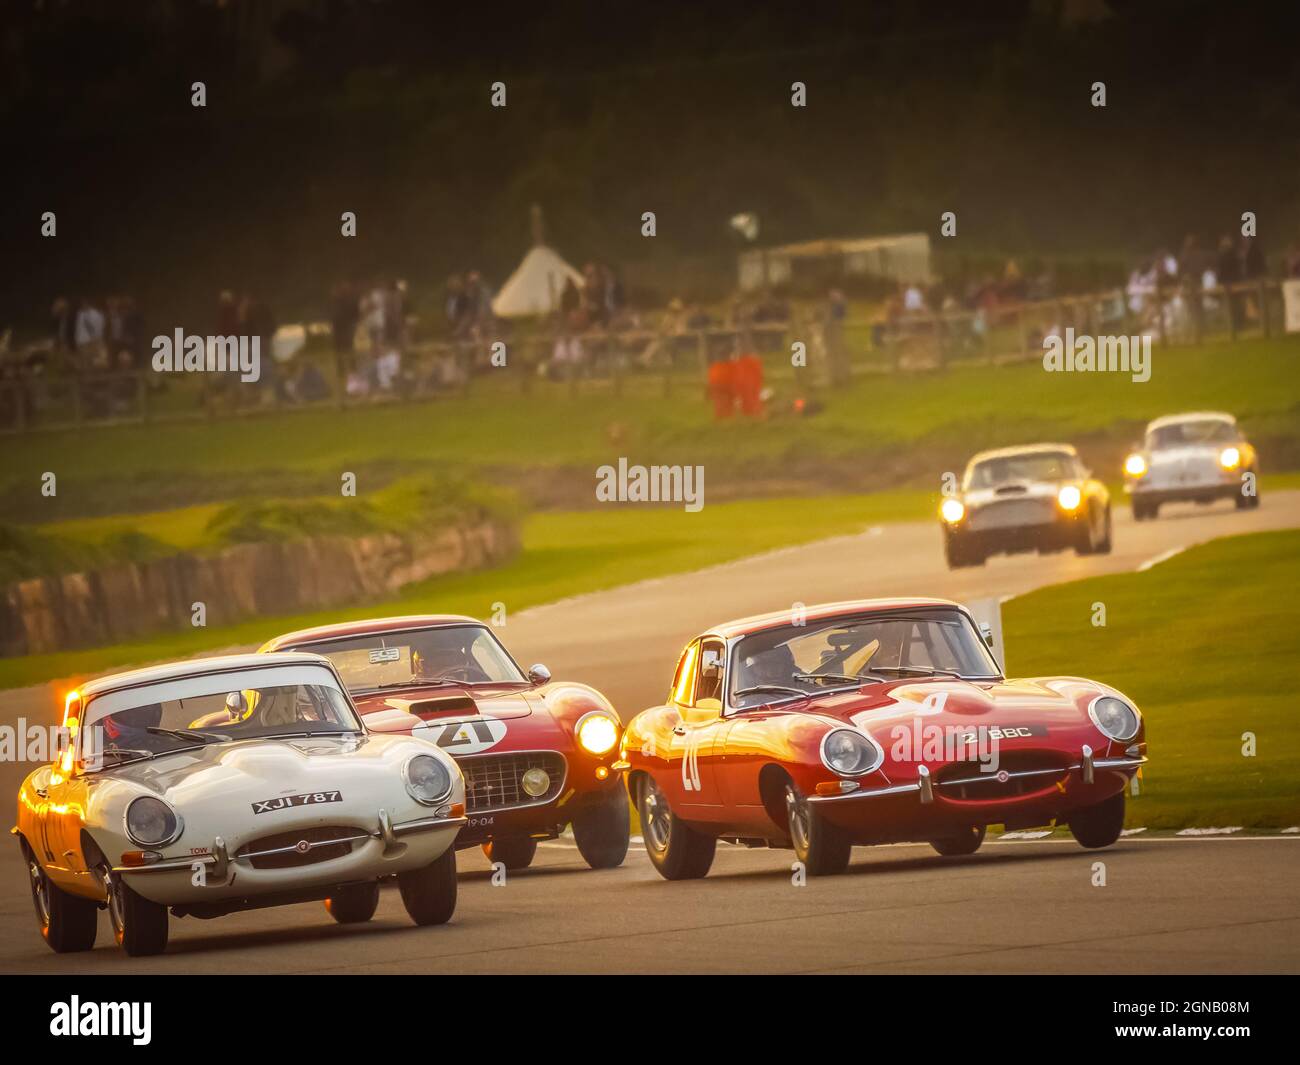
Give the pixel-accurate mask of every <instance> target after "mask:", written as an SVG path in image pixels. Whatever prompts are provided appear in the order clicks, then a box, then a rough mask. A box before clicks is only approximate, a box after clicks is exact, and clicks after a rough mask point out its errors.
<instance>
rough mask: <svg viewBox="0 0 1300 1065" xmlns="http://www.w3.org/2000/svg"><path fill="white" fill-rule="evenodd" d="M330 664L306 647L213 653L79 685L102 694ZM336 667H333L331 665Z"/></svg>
mask: <svg viewBox="0 0 1300 1065" xmlns="http://www.w3.org/2000/svg"><path fill="white" fill-rule="evenodd" d="M302 665H324V666H329V659H327V658H323V657H321V656H320V655H315V654H311V653H310V652H306V651H281V652H279V653H278V654H242V655H213V656H212V657H210V658H187V659H185V660H184V661H182V662H168V663H166V664H165V665H160V666H145V667H144V668H143V669H132V670H128V671H127V672H125V673H112V674H110V675H108V676H107V677H96V678H95V679H94V680H89V681H86V683H85V684H83V685H81V686H80V688H79V689H78V690H79V691H80V692H81V694H82V696H83V697H89V696H91V695H103V694H104V693H105V692H109V691H116V690H117V689H119V688H135V687H138V686H140V685H141V684H154V683H157V682H159V681H167V680H177V679H178V678H181V677H194V676H202V675H203V674H205V673H229V672H232V671H234V670H239V669H267V668H269V667H272V666H302ZM330 668H333V667H330Z"/></svg>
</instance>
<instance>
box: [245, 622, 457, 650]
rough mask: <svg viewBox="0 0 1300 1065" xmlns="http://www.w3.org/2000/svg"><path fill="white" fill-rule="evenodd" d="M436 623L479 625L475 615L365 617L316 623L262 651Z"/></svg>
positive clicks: (273, 641)
mask: <svg viewBox="0 0 1300 1065" xmlns="http://www.w3.org/2000/svg"><path fill="white" fill-rule="evenodd" d="M440 625H479V626H482V625H483V622H481V621H480V620H479V619H478V618H471V617H467V616H465V615H464V614H408V615H405V616H403V617H393V618H367V619H366V620H364V621H340V622H336V623H335V624H333V625H317V626H315V627H314V628H310V629H299V630H298V631H297V632H286V633H284V634H283V635H281V636H276V637H274V638H273V639H270V640H267V641H266V643H264V644H263V645H262V650H263V651H264V652H265V651H275V650H277V649H279V648H281V647H292V646H295V645H297V644H303V643H315V642H317V641H318V640H337V639H343V638H345V637H348V636H366V635H368V634H370V633H372V632H405V631H406V630H408V629H431V628H436V627H438V626H440Z"/></svg>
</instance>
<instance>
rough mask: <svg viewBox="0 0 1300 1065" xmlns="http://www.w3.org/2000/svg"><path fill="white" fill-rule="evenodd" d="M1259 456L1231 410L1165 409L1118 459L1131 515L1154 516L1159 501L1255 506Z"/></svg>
mask: <svg viewBox="0 0 1300 1065" xmlns="http://www.w3.org/2000/svg"><path fill="white" fill-rule="evenodd" d="M1258 475H1259V457H1258V456H1257V455H1256V454H1255V449H1254V448H1253V447H1252V446H1251V445H1250V443H1249V442H1248V441H1247V440H1246V438H1245V437H1244V436H1243V435H1242V434H1241V430H1240V429H1238V428H1237V421H1236V419H1235V418H1233V416H1232V415H1231V414H1222V413H1220V412H1217V411H1201V412H1198V413H1193V414H1170V415H1167V416H1166V417H1164V418H1157V419H1156V420H1155V421H1153V422H1151V423H1150V424H1149V425H1147V431H1146V435H1145V438H1144V440H1143V442H1142V445H1141V446H1140V447H1136V448H1134V450H1133V452H1132V454H1130V455H1129V456H1128V458H1127V459H1125V461H1124V489H1125V491H1127V492H1128V493H1129V498H1130V499H1131V500H1132V503H1133V518H1134V520H1136V521H1142V520H1144V519H1146V518H1154V517H1156V515H1157V513H1158V512H1159V510H1160V504H1161V503H1179V502H1188V503H1212V502H1214V500H1216V499H1231V500H1233V501H1235V503H1236V505H1237V509H1238V510H1245V509H1247V508H1250V507H1257V506H1259V485H1258V484H1257V483H1256V479H1257V477H1258Z"/></svg>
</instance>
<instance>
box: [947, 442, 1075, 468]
mask: <svg viewBox="0 0 1300 1065" xmlns="http://www.w3.org/2000/svg"><path fill="white" fill-rule="evenodd" d="M1057 451H1063V452H1065V453H1066V454H1067V455H1077V454H1078V452H1077V451H1076V450H1075V449H1074V445H1073V444H1021V445H1019V446H1017V447H998V448H993V449H992V450H990V451H977V452H976V453H975V454H974V455H972V456H971V457H970V461H969V462H967V463H966V465H967V466H974V465H975V463H977V462H984V461H985V460H986V459H1005V458H1010V457H1011V456H1012V455H1038V454H1048V453H1051V452H1057Z"/></svg>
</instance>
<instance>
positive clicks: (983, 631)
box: [980, 621, 993, 647]
mask: <svg viewBox="0 0 1300 1065" xmlns="http://www.w3.org/2000/svg"><path fill="white" fill-rule="evenodd" d="M980 635H981V636H983V637H984V642H985V643H986V644H987V645H988V646H989V647H992V646H993V629H992V627H991V626H990V625H989V624H988V623H987V622H984V621H981V622H980Z"/></svg>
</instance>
